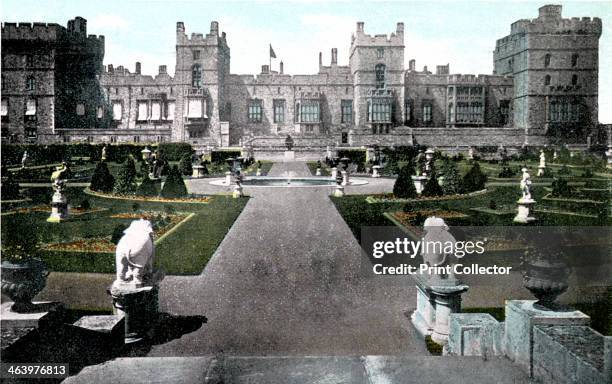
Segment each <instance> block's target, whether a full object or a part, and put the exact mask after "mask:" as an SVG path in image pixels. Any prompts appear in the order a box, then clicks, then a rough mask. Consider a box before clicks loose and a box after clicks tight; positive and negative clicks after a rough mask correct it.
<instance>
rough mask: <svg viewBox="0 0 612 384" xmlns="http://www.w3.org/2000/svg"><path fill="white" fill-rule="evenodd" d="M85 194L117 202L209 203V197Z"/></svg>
mask: <svg viewBox="0 0 612 384" xmlns="http://www.w3.org/2000/svg"><path fill="white" fill-rule="evenodd" d="M85 193H87V194H89V195H93V196H97V197H102V198H107V199H117V200H133V201H146V202H151V203H187V204H208V203H210V201H211V199H212V198H211V197H210V196H195V195H192V196H190V197H180V198H166V197H148V196H126V195H113V194H110V193H102V192H95V191H92V190H91V189H89V188H86V189H85Z"/></svg>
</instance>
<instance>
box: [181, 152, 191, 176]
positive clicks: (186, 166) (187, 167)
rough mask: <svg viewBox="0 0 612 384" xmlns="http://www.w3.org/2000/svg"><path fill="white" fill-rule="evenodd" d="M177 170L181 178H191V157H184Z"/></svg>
mask: <svg viewBox="0 0 612 384" xmlns="http://www.w3.org/2000/svg"><path fill="white" fill-rule="evenodd" d="M179 169H180V170H181V174H182V175H183V176H191V174H192V173H193V168H192V167H191V155H184V156H183V157H182V158H181V161H180V162H179Z"/></svg>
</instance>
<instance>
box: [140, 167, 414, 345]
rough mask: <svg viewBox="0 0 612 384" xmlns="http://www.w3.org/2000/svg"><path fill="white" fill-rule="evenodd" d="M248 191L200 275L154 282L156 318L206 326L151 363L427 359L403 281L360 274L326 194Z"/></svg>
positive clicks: (300, 171)
mask: <svg viewBox="0 0 612 384" xmlns="http://www.w3.org/2000/svg"><path fill="white" fill-rule="evenodd" d="M270 175H274V176H291V177H295V176H307V175H308V176H309V175H310V172H309V171H308V168H307V167H306V164H305V163H278V164H275V165H274V166H273V167H272V169H271V171H270ZM194 188H195V189H196V192H197V186H194ZM246 192H247V194H249V195H250V196H251V199H250V201H249V202H248V204H247V205H246V207H245V208H244V210H243V212H242V213H241V215H240V216H239V217H238V219H237V220H236V222H235V223H234V225H233V227H232V228H231V230H230V231H229V233H228V234H227V236H226V237H225V239H224V240H223V242H222V243H221V245H220V246H219V248H218V249H217V251H216V253H215V255H214V256H213V257H212V259H211V260H210V262H209V263H208V265H207V266H206V268H205V270H204V272H203V273H202V274H201V275H200V276H189V277H188V276H185V277H173V276H170V277H167V278H166V280H165V281H164V282H163V283H162V287H161V292H160V301H161V304H160V305H161V308H160V309H161V310H162V311H165V312H168V313H171V314H175V315H184V316H187V315H202V316H206V317H207V319H208V321H207V323H205V324H203V325H202V327H201V328H199V329H198V330H197V331H195V332H192V333H189V334H186V335H183V337H181V338H180V339H175V340H172V341H170V342H168V343H165V344H161V345H157V346H154V347H153V348H152V349H151V351H150V353H149V355H150V356H178V355H191V356H194V355H204V354H211V353H218V352H221V351H222V352H224V353H228V354H234V355H315V354H316V355H379V354H380V355H397V354H407V353H418V354H422V353H426V351H425V348H424V345H423V341H422V340H421V339H419V338H418V337H416V335H415V334H414V330H413V328H412V326H411V324H410V321H409V319H408V318H407V317H406V316H405V315H404V313H405V312H406V311H408V310H412V309H414V308H413V305H414V302H415V299H414V297H415V293H414V288H413V285H412V283H411V281H410V279H408V278H401V279H395V278H393V279H389V278H380V277H377V278H373V277H370V276H366V274H364V273H362V271H364V270H367V269H368V268H370V266H369V262H368V261H367V259H365V258H363V257H362V256H361V250H360V247H359V244H358V243H357V241H356V240H355V238H354V237H353V235H352V233H351V231H350V229H349V228H348V226H347V225H346V223H345V222H344V220H343V219H342V217H341V216H340V214H339V213H338V212H337V210H336V208H335V207H334V205H333V203H332V202H331V200H330V199H329V194H330V192H331V187H329V186H326V187H306V188H270V187H258V188H247V189H246ZM176 257H180V255H177V256H176ZM364 262H365V263H367V264H362V263H364ZM363 268H365V269H363Z"/></svg>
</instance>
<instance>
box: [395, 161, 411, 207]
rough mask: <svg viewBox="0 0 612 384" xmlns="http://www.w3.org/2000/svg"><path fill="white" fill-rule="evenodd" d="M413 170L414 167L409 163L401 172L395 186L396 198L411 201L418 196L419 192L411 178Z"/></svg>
mask: <svg viewBox="0 0 612 384" xmlns="http://www.w3.org/2000/svg"><path fill="white" fill-rule="evenodd" d="M413 168H414V166H413V165H412V164H411V163H408V164H406V165H405V166H404V167H403V168H401V169H400V170H399V174H398V175H397V179H396V180H395V184H394V185H393V195H394V196H395V197H399V198H402V199H410V198H414V197H416V196H417V191H416V188H415V187H414V182H413V181H412V177H411V176H412V175H411V174H412V169H413Z"/></svg>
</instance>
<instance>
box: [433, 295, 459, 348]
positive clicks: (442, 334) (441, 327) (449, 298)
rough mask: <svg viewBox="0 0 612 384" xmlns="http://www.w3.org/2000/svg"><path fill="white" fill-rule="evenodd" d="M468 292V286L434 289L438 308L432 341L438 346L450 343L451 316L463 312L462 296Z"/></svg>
mask: <svg viewBox="0 0 612 384" xmlns="http://www.w3.org/2000/svg"><path fill="white" fill-rule="evenodd" d="M467 290H468V286H467V285H456V286H449V287H436V286H434V287H432V290H431V293H432V295H433V296H434V300H435V308H436V314H435V318H436V322H435V325H434V328H433V332H432V334H431V339H432V340H433V341H435V342H436V343H438V344H443V345H445V344H447V343H448V334H449V329H450V314H451V313H459V312H461V294H462V293H463V292H465V291H467Z"/></svg>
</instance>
